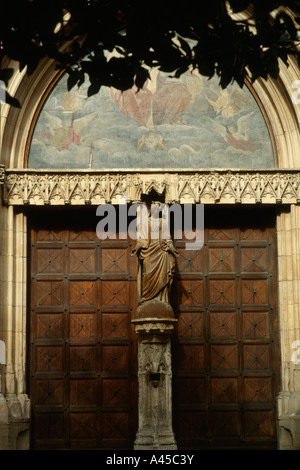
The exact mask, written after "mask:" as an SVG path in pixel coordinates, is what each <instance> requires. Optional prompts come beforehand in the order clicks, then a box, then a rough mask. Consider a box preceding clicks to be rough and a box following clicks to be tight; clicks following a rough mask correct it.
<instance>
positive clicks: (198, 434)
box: [174, 410, 207, 440]
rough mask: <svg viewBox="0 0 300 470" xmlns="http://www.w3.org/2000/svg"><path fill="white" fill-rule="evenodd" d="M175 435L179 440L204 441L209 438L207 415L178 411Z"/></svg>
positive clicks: (201, 412)
mask: <svg viewBox="0 0 300 470" xmlns="http://www.w3.org/2000/svg"><path fill="white" fill-rule="evenodd" d="M176 415H177V420H176V421H175V423H174V424H175V435H176V436H177V437H178V438H179V439H185V440H189V439H204V438H205V437H206V436H207V424H206V413H205V412H203V411H196V410H193V411H178V412H177V413H176Z"/></svg>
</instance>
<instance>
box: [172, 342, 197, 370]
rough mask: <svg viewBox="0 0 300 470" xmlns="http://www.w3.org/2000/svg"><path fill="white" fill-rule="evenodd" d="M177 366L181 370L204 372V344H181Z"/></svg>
mask: <svg viewBox="0 0 300 470" xmlns="http://www.w3.org/2000/svg"><path fill="white" fill-rule="evenodd" d="M177 365H178V369H179V370H191V371H192V370H204V346H203V344H180V345H179V346H178V362H177Z"/></svg>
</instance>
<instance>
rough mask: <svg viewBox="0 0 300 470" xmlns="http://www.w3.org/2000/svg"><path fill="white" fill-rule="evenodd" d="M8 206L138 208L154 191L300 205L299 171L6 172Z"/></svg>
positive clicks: (179, 199)
mask: <svg viewBox="0 0 300 470" xmlns="http://www.w3.org/2000/svg"><path fill="white" fill-rule="evenodd" d="M1 182H2V183H3V189H4V190H3V198H2V199H3V202H4V203H5V204H9V205H26V204H29V205H85V204H91V205H99V204H108V203H112V204H119V203H120V202H122V201H124V202H128V203H137V202H139V201H140V200H141V195H142V194H148V193H149V192H150V191H151V189H155V191H156V192H157V193H159V194H162V193H164V194H165V201H166V203H168V204H173V203H192V204H194V203H202V204H237V203H240V204H298V203H299V202H300V172H299V171H298V170H279V169H276V170H236V171H234V170H230V171H229V170H214V171H210V170H203V171H201V172H200V171H199V172H194V171H183V172H178V173H177V172H171V171H169V172H167V173H158V172H150V171H149V172H146V171H145V172H144V171H140V172H134V171H128V172H125V171H124V172H120V173H115V172H108V173H106V172H104V171H100V170H99V171H83V170H80V171H67V170H59V171H54V170H49V171H44V170H10V169H9V170H6V171H5V170H4V168H2V167H0V183H1Z"/></svg>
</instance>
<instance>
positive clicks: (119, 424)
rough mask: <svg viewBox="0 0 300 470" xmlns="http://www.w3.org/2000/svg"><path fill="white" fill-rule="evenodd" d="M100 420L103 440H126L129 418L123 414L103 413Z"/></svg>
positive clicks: (126, 414)
mask: <svg viewBox="0 0 300 470" xmlns="http://www.w3.org/2000/svg"><path fill="white" fill-rule="evenodd" d="M101 417H102V419H101V428H102V438H103V439H128V438H129V417H128V413H125V412H110V413H109V412H105V413H104V412H103V413H102V416H101Z"/></svg>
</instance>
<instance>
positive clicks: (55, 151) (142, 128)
mask: <svg viewBox="0 0 300 470" xmlns="http://www.w3.org/2000/svg"><path fill="white" fill-rule="evenodd" d="M66 80H67V77H66V76H63V77H62V79H60V81H59V82H58V84H57V85H56V86H55V88H54V89H53V91H52V92H51V94H50V96H49V97H48V99H47V101H46V103H45V105H44V107H43V109H42V112H41V113H40V115H39V117H38V120H37V123H36V126H35V129H34V133H33V137H32V141H31V147H30V151H29V156H28V167H29V168H51V169H55V168H57V169H61V168H70V169H75V168H78V169H88V168H92V169H101V168H112V169H125V168H149V169H150V168H162V169H167V168H178V169H180V168H182V169H184V168H195V169H201V168H249V169H250V168H258V169H259V168H273V167H274V166H275V163H274V151H273V148H272V144H271V139H270V135H269V131H268V128H267V125H266V122H265V119H264V117H263V115H262V112H261V110H260V108H259V107H258V105H257V103H256V101H255V99H254V98H253V96H252V94H251V93H250V91H249V90H248V89H247V87H246V86H245V87H243V89H240V87H239V86H238V85H232V86H230V87H228V89H227V90H225V91H222V90H221V89H220V87H219V86H218V82H217V80H216V79H211V80H207V79H206V78H204V77H201V76H199V75H198V76H197V75H192V74H191V73H189V72H188V73H186V74H185V75H184V76H182V78H181V79H180V80H175V79H172V78H170V77H168V76H166V75H163V74H162V73H160V72H156V73H155V74H153V75H152V77H151V80H149V81H148V82H147V83H146V84H145V87H144V89H143V90H142V91H141V92H139V93H136V90H129V91H127V92H124V93H123V94H122V93H121V92H119V91H117V90H114V89H109V88H106V87H103V88H101V90H100V92H99V93H98V94H97V95H94V96H92V97H89V98H87V87H88V84H85V85H83V86H82V87H80V88H79V89H77V88H76V89H72V90H71V92H69V93H68V92H67V85H66Z"/></svg>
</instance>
